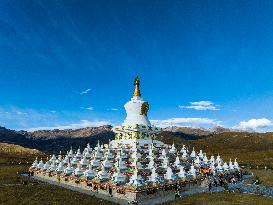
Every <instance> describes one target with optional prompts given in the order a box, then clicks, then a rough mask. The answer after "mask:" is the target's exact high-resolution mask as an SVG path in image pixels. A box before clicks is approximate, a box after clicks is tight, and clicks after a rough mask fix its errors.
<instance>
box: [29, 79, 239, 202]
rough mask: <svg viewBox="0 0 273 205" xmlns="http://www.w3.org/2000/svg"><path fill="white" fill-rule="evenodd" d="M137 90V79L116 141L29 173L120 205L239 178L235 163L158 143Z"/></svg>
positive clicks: (71, 152)
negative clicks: (212, 181) (216, 180)
mask: <svg viewBox="0 0 273 205" xmlns="http://www.w3.org/2000/svg"><path fill="white" fill-rule="evenodd" d="M139 84H140V81H139V79H138V77H137V78H136V79H135V82H134V85H135V90H134V95H133V97H132V98H131V100H130V101H129V102H127V103H126V104H125V110H126V114H127V117H126V119H125V121H124V122H123V124H122V125H121V126H117V127H114V128H113V131H114V132H115V140H112V141H110V142H109V143H108V144H100V142H98V144H97V145H96V146H95V147H94V148H92V147H91V146H90V145H89V144H87V146H86V147H85V148H84V149H83V150H81V149H80V148H78V149H77V150H73V148H71V149H70V150H68V151H67V153H66V154H62V153H60V154H59V155H58V156H55V155H52V156H50V158H49V159H47V160H46V161H45V162H43V160H40V161H38V159H36V160H35V161H34V162H33V164H32V166H31V167H30V169H29V171H30V172H31V173H32V175H33V177H34V178H36V179H38V180H41V181H45V182H48V183H51V184H55V185H59V186H62V187H65V188H69V189H72V190H75V191H80V192H82V193H86V194H90V195H94V196H97V197H99V198H103V199H106V200H109V201H112V202H116V203H119V204H128V202H129V203H136V202H137V203H138V204H154V203H152V202H155V201H159V202H163V201H166V200H170V199H174V196H175V195H176V196H179V195H180V193H183V192H186V191H190V190H194V189H198V188H200V187H207V186H208V184H209V183H210V180H211V179H212V178H213V177H217V178H218V179H219V180H223V182H224V181H225V179H226V176H229V177H233V180H236V176H240V167H239V164H238V162H237V161H236V159H235V161H231V160H230V161H229V162H224V161H223V160H222V159H221V157H220V155H219V154H218V156H210V157H209V158H208V156H207V155H206V153H204V152H203V151H202V150H199V151H196V150H194V148H193V149H192V150H189V149H188V148H187V147H186V146H183V147H182V148H180V149H177V148H176V147H175V145H174V144H172V145H167V144H164V143H163V142H161V141H159V140H157V139H156V136H157V135H158V134H159V133H160V131H161V129H160V128H157V127H154V126H152V125H151V123H150V121H149V119H148V111H149V103H148V102H146V101H144V100H143V98H142V97H141V94H140V89H139ZM155 199H160V200H155Z"/></svg>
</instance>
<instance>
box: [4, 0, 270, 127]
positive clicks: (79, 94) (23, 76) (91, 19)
mask: <svg viewBox="0 0 273 205" xmlns="http://www.w3.org/2000/svg"><path fill="white" fill-rule="evenodd" d="M0 4H1V5H0V125H1V126H6V127H8V128H12V129H28V128H37V127H64V128H67V127H80V126H88V125H100V124H104V123H111V124H119V123H121V122H122V120H123V118H124V117H125V112H124V109H123V105H124V103H125V102H126V101H127V100H129V99H130V97H131V95H132V92H133V87H132V86H133V85H132V81H133V79H134V77H135V76H136V75H139V76H140V79H141V90H142V94H143V97H144V98H145V100H147V101H149V102H150V112H149V114H150V119H152V120H154V121H153V122H154V123H156V124H157V125H162V124H164V125H171V124H172V125H181V126H183V125H186V126H197V127H199V126H202V127H211V126H215V125H222V126H225V127H239V128H253V129H264V130H269V129H271V128H272V123H271V121H272V120H273V117H272V115H273V104H272V101H273V88H272V86H273V60H272V56H273V1H240V0H236V1H235V0H234V1H232V0H229V1H225V0H223V1H213V0H210V1H205V0H204V1H174V0H171V1H163V0H157V1H155V0H154V1H144V0H143V1H141V0H137V1H136V0H127V1H122V0H118V1H110V0H106V1H104V0H100V1H92V0H89V1H87V0H86V1H83V0H77V1H76V0H73V1H71V0H65V1H46V0H43V1H41V0H40V1H39V0H35V1H30V0H24V1H19V0H18V1H12V0H11V1H7V0H6V1H1V3H0ZM84 91H85V92H84ZM200 106H201V107H200ZM202 106H203V107H202ZM251 120H252V121H251Z"/></svg>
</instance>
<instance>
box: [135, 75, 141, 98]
mask: <svg viewBox="0 0 273 205" xmlns="http://www.w3.org/2000/svg"><path fill="white" fill-rule="evenodd" d="M139 82H140V80H139V78H138V76H137V77H136V78H135V83H134V86H135V91H134V96H136V97H140V96H141V94H140V90H139Z"/></svg>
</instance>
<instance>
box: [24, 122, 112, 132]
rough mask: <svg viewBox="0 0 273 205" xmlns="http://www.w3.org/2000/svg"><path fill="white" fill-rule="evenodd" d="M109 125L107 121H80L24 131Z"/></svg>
mask: <svg viewBox="0 0 273 205" xmlns="http://www.w3.org/2000/svg"><path fill="white" fill-rule="evenodd" d="M109 124H111V123H110V122H109V121H89V120H81V121H80V122H79V123H72V124H67V125H56V126H48V127H33V128H28V129H26V130H27V131H29V132H33V131H35V130H54V129H59V130H65V129H79V128H84V127H98V126H102V125H109Z"/></svg>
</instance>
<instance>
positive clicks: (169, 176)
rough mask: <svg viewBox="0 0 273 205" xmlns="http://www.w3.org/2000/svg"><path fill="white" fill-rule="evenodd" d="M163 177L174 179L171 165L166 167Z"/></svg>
mask: <svg viewBox="0 0 273 205" xmlns="http://www.w3.org/2000/svg"><path fill="white" fill-rule="evenodd" d="M164 178H165V179H167V180H175V179H176V175H175V174H173V170H172V168H171V167H169V166H168V167H167V172H166V174H165V175H164Z"/></svg>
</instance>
